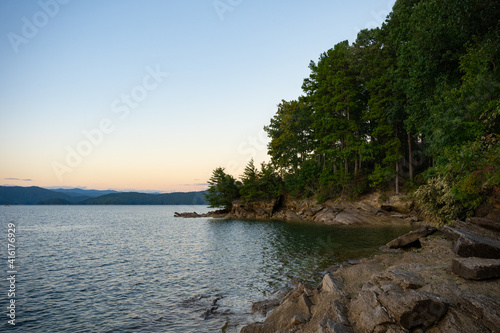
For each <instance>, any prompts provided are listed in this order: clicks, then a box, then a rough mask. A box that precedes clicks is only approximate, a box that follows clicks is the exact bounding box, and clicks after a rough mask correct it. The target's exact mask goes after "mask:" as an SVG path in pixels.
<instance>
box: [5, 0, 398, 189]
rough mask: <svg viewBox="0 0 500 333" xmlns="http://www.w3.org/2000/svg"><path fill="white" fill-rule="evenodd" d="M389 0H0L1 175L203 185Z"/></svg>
mask: <svg viewBox="0 0 500 333" xmlns="http://www.w3.org/2000/svg"><path fill="white" fill-rule="evenodd" d="M394 2H395V1H394V0H393V1H387V0H354V1H340V0H314V1H298V0H287V1H283V0H281V1H280V0H278V1H269V0H267V1H263V0H253V1H250V0H215V1H214V0H191V1H180V0H179V1H173V0H171V1H167V0H142V1H132V0H128V1H127V0H120V1H118V0H107V1H101V0H90V1H89V0H71V1H69V0H39V1H28V0H23V1H19V0H2V1H0V36H1V38H0V59H1V61H0V185H19V186H42V187H81V188H93V189H116V190H138V191H147V190H153V191H158V192H170V191H194V190H203V189H205V188H206V182H207V180H208V179H209V178H210V176H211V174H212V170H213V169H215V168H216V167H218V166H222V167H225V168H226V171H227V172H228V173H231V174H233V175H234V176H239V175H240V174H241V173H242V170H243V168H244V166H245V165H246V163H247V162H248V161H249V160H250V158H252V157H254V159H255V161H256V164H260V162H262V161H265V160H267V156H266V151H267V148H266V145H267V138H266V137H265V132H264V131H263V127H264V126H265V125H268V123H269V120H270V118H271V117H272V116H273V115H274V113H275V112H276V110H277V107H276V105H277V104H278V103H280V101H281V100H282V99H285V100H291V99H296V98H297V97H298V96H300V95H301V94H302V91H301V85H302V81H303V79H304V78H306V77H307V76H308V75H309V68H308V65H309V62H310V61H311V60H314V61H316V60H317V59H318V58H319V55H320V54H321V53H322V52H325V51H326V50H328V49H329V48H332V47H333V46H334V45H335V44H336V43H338V42H340V41H343V40H346V39H348V40H349V42H353V41H354V40H355V38H356V35H357V32H358V31H359V30H361V29H364V28H373V27H375V26H380V24H381V23H382V22H383V20H384V19H385V17H386V15H387V14H388V13H389V12H390V10H391V8H392V6H393V5H394Z"/></svg>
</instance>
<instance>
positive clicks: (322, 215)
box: [314, 208, 339, 224]
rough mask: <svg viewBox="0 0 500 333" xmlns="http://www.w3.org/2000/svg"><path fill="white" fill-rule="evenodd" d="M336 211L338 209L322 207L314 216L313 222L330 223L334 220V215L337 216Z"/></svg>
mask: <svg viewBox="0 0 500 333" xmlns="http://www.w3.org/2000/svg"><path fill="white" fill-rule="evenodd" d="M338 213H339V210H337V209H333V208H324V209H322V210H321V211H319V212H318V213H317V214H316V215H315V216H314V222H321V223H325V224H330V223H332V221H333V220H335V217H336V216H337V214H338Z"/></svg>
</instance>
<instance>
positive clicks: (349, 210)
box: [174, 193, 419, 225]
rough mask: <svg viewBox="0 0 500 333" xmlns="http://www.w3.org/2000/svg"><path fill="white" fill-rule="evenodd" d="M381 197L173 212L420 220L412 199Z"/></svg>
mask: <svg viewBox="0 0 500 333" xmlns="http://www.w3.org/2000/svg"><path fill="white" fill-rule="evenodd" d="M378 197H379V194H377V193H374V194H370V195H366V196H364V197H362V198H361V199H360V200H357V201H353V202H351V201H337V200H329V201H326V202H324V203H322V204H318V203H316V201H315V200H314V199H294V198H289V197H281V198H278V199H275V200H259V201H252V202H245V201H243V200H238V201H235V202H234V203H233V205H232V207H231V210H229V211H226V210H218V211H213V212H208V213H205V214H198V213H196V212H187V213H178V212H175V215H174V216H175V217H184V218H199V217H213V218H227V219H245V220H280V221H293V222H315V223H322V224H330V225H354V224H358V225H360V224H364V225H375V224H376V225H378V224H384V225H388V224H401V223H406V222H408V223H413V222H418V221H419V218H418V214H417V212H415V211H414V210H413V203H412V201H411V200H407V199H405V198H404V197H399V196H393V197H390V198H389V199H388V200H387V201H384V202H380V201H379V199H378Z"/></svg>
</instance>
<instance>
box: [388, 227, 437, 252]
mask: <svg viewBox="0 0 500 333" xmlns="http://www.w3.org/2000/svg"><path fill="white" fill-rule="evenodd" d="M436 231H437V229H436V228H434V227H431V226H423V227H422V228H419V229H417V230H414V231H411V232H409V233H407V234H405V235H403V236H401V237H398V238H396V239H394V240H392V241H390V242H389V243H387V244H386V245H385V246H386V247H387V248H388V249H400V248H406V247H420V241H419V239H420V238H422V237H426V236H429V235H431V234H433V233H435V232H436Z"/></svg>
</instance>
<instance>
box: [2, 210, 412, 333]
mask: <svg viewBox="0 0 500 333" xmlns="http://www.w3.org/2000/svg"><path fill="white" fill-rule="evenodd" d="M194 210H195V211H197V212H206V211H208V208H207V207H206V206H11V207H0V221H1V224H0V227H1V232H0V244H2V246H1V248H2V249H3V250H2V253H1V255H0V258H1V259H2V261H1V264H0V295H1V296H0V309H2V310H0V313H1V315H0V318H1V319H0V320H1V321H0V331H1V332H6V331H8V332H11V331H12V332H72V333H74V332H222V331H223V330H222V327H226V332H237V331H239V329H240V328H241V327H242V326H243V325H244V324H245V323H248V322H250V321H252V320H255V319H259V318H255V317H252V316H251V314H250V309H251V304H252V302H253V301H256V300H261V299H263V298H265V297H268V296H269V295H270V294H272V293H273V292H276V291H277V290H279V289H280V288H283V287H284V286H286V285H287V284H288V282H289V280H290V278H295V279H299V280H301V281H305V282H308V283H311V284H317V283H318V282H319V281H320V279H321V276H322V274H321V272H322V271H324V270H325V269H326V268H327V267H329V266H330V265H332V264H334V263H335V262H340V261H345V260H348V259H355V258H360V257H364V256H369V255H373V254H374V253H375V252H376V249H377V248H378V247H379V246H380V245H382V244H384V243H386V242H387V241H389V240H391V239H393V238H395V237H397V236H399V235H401V234H403V233H405V232H407V231H408V230H409V228H394V227H389V228H359V227H328V226H319V225H308V224H294V223H281V222H248V221H238V220H214V219H181V218H174V217H173V214H174V212H175V211H194ZM9 222H13V223H15V225H16V243H15V244H16V261H15V269H16V270H17V274H16V282H15V287H16V291H15V294H16V295H15V305H16V308H15V310H16V326H11V325H9V324H8V323H7V321H8V320H9V318H8V317H7V312H8V309H7V306H8V305H9V298H8V295H7V294H8V291H9V281H7V278H8V273H7V271H8V270H9V268H8V262H7V245H6V244H7V242H8V239H7V229H8V228H7V224H8V223H9ZM213 304H215V305H213ZM212 306H216V307H218V308H217V309H215V308H214V311H213V313H211V314H210V315H209V316H208V317H207V312H206V311H207V309H210V308H212ZM204 314H205V315H204ZM204 317H207V318H204Z"/></svg>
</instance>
